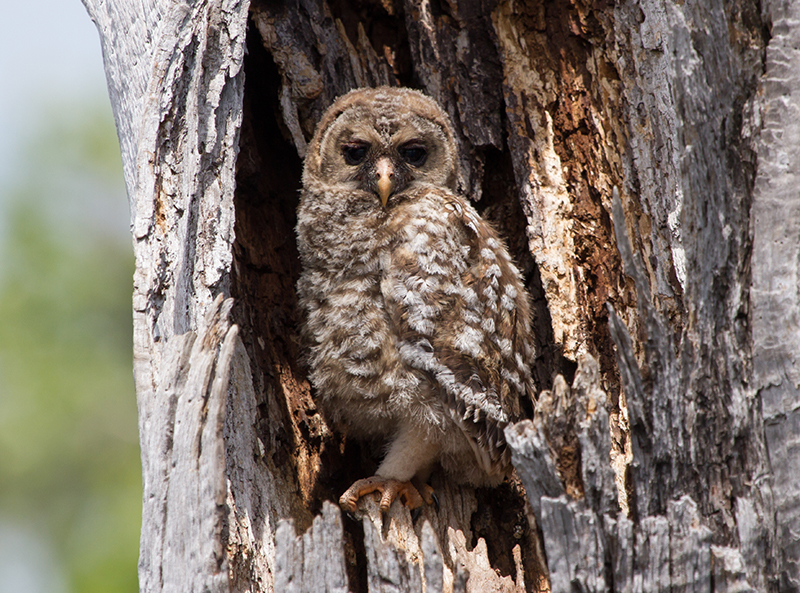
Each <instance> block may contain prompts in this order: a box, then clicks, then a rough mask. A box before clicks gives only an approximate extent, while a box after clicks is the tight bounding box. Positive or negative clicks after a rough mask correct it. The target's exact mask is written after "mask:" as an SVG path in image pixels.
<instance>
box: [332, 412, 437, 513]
mask: <svg viewBox="0 0 800 593" xmlns="http://www.w3.org/2000/svg"><path fill="white" fill-rule="evenodd" d="M438 454H439V446H438V445H437V444H436V443H433V442H431V441H430V439H429V437H428V436H427V435H426V434H425V432H424V431H421V430H419V429H417V428H416V427H414V426H411V425H403V426H401V428H400V430H399V431H398V433H397V435H396V437H395V438H394V440H393V441H392V443H391V445H390V446H389V451H388V452H387V453H386V457H385V458H384V460H383V463H381V465H380V467H379V468H378V471H377V472H376V475H374V476H372V477H371V478H366V479H364V480H358V481H357V482H355V483H354V484H353V485H352V486H350V488H348V489H347V491H346V492H345V493H344V494H342V496H341V498H339V505H340V506H341V507H342V508H343V509H345V510H348V511H350V512H351V513H354V512H355V511H356V509H357V503H358V499H359V498H361V497H362V496H364V495H366V494H369V493H371V492H375V491H376V490H377V491H379V492H380V493H381V502H380V508H381V512H384V513H385V512H387V511H388V510H389V507H390V506H392V502H394V500H395V499H397V498H401V499H402V500H403V501H404V502H405V505H406V506H407V507H408V508H409V509H411V510H413V509H416V508H418V507H421V506H422V505H423V504H431V502H432V501H433V496H432V494H433V489H432V488H431V487H430V486H428V485H427V484H424V479H422V480H421V482H422V483H423V486H422V487H421V488H420V490H422V493H420V490H418V489H417V487H416V486H415V485H414V484H413V483H412V482H411V480H412V478H414V477H417V478H418V479H417V482H418V483H419V482H420V480H419V478H420V477H422V476H427V475H428V474H429V473H430V468H431V466H432V465H433V463H434V462H435V460H436V457H437V456H438Z"/></svg>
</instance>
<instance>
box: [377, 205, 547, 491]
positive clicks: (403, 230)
mask: <svg viewBox="0 0 800 593" xmlns="http://www.w3.org/2000/svg"><path fill="white" fill-rule="evenodd" d="M406 210H407V211H406V212H405V213H404V215H403V216H398V217H397V219H396V220H395V221H394V222H395V223H396V224H395V225H394V229H392V232H393V233H394V236H395V238H396V241H395V242H394V244H393V248H392V249H391V252H390V254H389V255H388V257H389V258H390V259H391V261H390V262H389V265H388V266H387V267H386V268H385V275H384V280H383V282H382V287H381V289H382V293H383V295H384V299H385V301H386V305H387V311H388V312H389V315H390V317H391V320H392V324H393V326H394V329H395V331H396V334H397V336H398V338H399V352H400V356H401V357H402V358H403V359H404V361H405V362H406V363H407V364H409V365H410V366H411V367H413V368H414V369H416V370H418V371H421V372H423V373H425V374H427V375H428V376H429V377H430V378H431V380H432V383H433V384H434V385H435V386H436V391H437V392H438V394H439V396H440V397H441V398H442V400H443V401H444V403H445V407H446V409H447V410H448V411H449V412H450V415H451V417H452V418H453V420H454V421H455V423H456V424H457V425H458V426H459V427H460V428H461V430H462V431H463V432H464V434H465V435H466V436H467V437H468V440H469V442H470V444H471V445H472V448H473V451H474V452H475V455H476V458H477V460H478V462H479V464H480V466H481V468H482V469H483V470H484V471H485V472H486V473H487V474H489V475H498V474H503V473H505V472H506V471H507V470H508V466H509V464H510V455H509V452H508V450H507V447H506V442H505V437H504V434H503V428H505V426H506V425H507V424H508V423H509V422H513V421H516V420H518V419H519V418H520V416H521V406H520V400H521V399H522V398H531V397H533V388H532V382H531V373H530V367H529V361H531V360H532V359H533V353H534V350H533V341H532V339H531V334H530V304H529V302H528V297H527V293H526V291H525V289H524V285H523V283H522V279H521V277H520V274H519V272H518V270H517V269H516V267H515V266H514V265H513V263H512V262H511V258H510V257H509V255H508V253H507V251H506V249H505V247H504V246H503V244H502V242H501V241H500V239H499V238H498V236H497V234H496V233H495V231H494V230H493V229H492V228H491V227H490V226H489V225H488V224H487V223H486V222H484V221H483V220H482V219H481V218H480V217H479V216H478V215H477V213H476V212H475V210H474V209H473V208H472V207H471V206H470V205H469V204H467V203H466V202H465V201H463V200H462V199H461V198H459V197H458V196H455V195H453V194H449V193H447V192H445V191H442V190H428V192H427V194H426V195H424V196H422V197H420V198H419V199H417V200H414V201H413V207H409V208H407V209H406Z"/></svg>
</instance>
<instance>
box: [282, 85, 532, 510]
mask: <svg viewBox="0 0 800 593" xmlns="http://www.w3.org/2000/svg"><path fill="white" fill-rule="evenodd" d="M458 162H459V158H458V148H457V145H456V142H455V140H454V136H453V129H452V126H451V123H450V120H449V118H448V116H447V115H446V114H445V113H444V111H443V110H442V109H441V108H440V107H439V106H438V105H437V104H436V102H434V101H433V100H432V99H430V98H428V97H426V96H425V95H423V94H422V93H419V92H417V91H413V90H410V89H403V88H389V87H382V88H375V89H360V90H355V91H352V92H350V93H348V94H346V95H343V96H342V97H340V98H339V99H337V100H336V101H335V102H334V103H333V105H332V106H331V107H330V108H329V109H328V110H327V112H326V113H325V114H324V115H323V117H322V119H321V120H320V122H319V124H318V125H317V128H316V130H315V133H314V136H313V138H312V140H311V142H310V144H309V147H308V154H307V156H306V159H305V166H304V170H303V189H302V193H301V197H300V204H299V206H298V216H297V229H296V230H297V240H298V247H299V254H300V260H301V263H302V272H301V275H300V278H299V280H298V285H297V289H298V297H299V303H300V306H301V308H302V309H303V312H304V316H305V317H304V325H303V330H302V334H303V336H304V339H305V341H306V342H307V346H308V354H307V362H308V366H309V369H310V380H311V383H312V385H313V386H314V388H315V391H316V394H317V396H316V397H317V399H318V402H319V405H320V408H321V410H322V413H323V415H324V416H325V417H326V419H327V420H328V421H329V422H332V423H333V425H334V426H336V427H338V428H339V429H341V430H342V431H343V432H345V434H347V435H348V437H353V438H356V439H364V440H369V441H370V442H384V443H386V445H385V450H384V451H382V454H383V458H382V462H381V463H380V465H379V467H378V469H377V472H376V475H375V476H372V477H369V478H365V479H361V480H358V481H357V482H356V483H355V484H353V485H352V486H351V487H350V488H349V489H348V490H347V491H346V492H345V493H344V494H343V495H342V497H341V499H340V501H339V503H340V505H341V506H342V508H344V509H346V510H349V511H352V512H355V510H356V508H357V502H358V500H359V498H360V497H362V496H364V495H366V494H368V493H370V492H374V491H378V492H379V493H380V494H381V500H380V508H381V510H382V511H383V512H386V511H388V509H389V507H390V505H391V504H392V502H393V501H394V500H395V499H399V500H400V501H402V502H404V503H405V504H406V506H407V507H409V508H411V509H416V508H418V507H421V506H422V505H423V504H424V503H428V504H430V502H431V500H432V490H431V488H430V486H428V485H427V480H428V478H429V475H430V473H431V472H432V471H433V470H437V469H440V470H441V471H443V472H444V475H445V476H446V477H447V478H449V479H452V480H454V481H456V482H460V483H469V484H473V485H475V486H488V485H497V484H499V483H500V482H501V481H502V480H503V478H504V477H505V476H506V474H507V473H508V472H509V471H510V469H511V466H510V453H509V451H508V449H507V446H506V442H505V437H504V435H503V428H504V427H505V426H506V425H507V424H508V423H509V422H514V421H516V420H518V419H520V417H521V411H522V409H523V407H522V406H521V404H522V400H523V399H525V398H532V397H533V389H532V381H531V371H530V367H529V364H530V361H531V360H532V359H533V355H534V349H533V341H532V337H531V329H530V323H531V312H530V304H529V298H528V295H527V293H526V291H525V287H524V285H523V282H522V279H521V276H520V273H519V271H518V270H517V268H516V267H515V266H514V264H513V263H512V261H511V258H510V257H509V254H508V252H507V250H506V248H505V247H504V245H503V242H502V241H501V240H500V238H499V237H498V235H497V233H496V232H495V231H494V230H493V229H492V227H491V226H490V225H489V224H487V223H486V222H485V221H484V220H482V219H481V217H480V216H479V215H478V213H477V212H476V211H475V209H474V208H472V206H471V205H470V204H469V202H468V201H467V199H465V198H464V197H463V196H461V195H459V192H458V190H457V180H458V177H459V171H458V164H457V163H458Z"/></svg>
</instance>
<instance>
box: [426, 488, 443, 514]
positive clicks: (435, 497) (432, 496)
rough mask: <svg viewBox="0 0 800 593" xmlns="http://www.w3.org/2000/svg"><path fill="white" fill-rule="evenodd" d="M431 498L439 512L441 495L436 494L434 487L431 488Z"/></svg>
mask: <svg viewBox="0 0 800 593" xmlns="http://www.w3.org/2000/svg"><path fill="white" fill-rule="evenodd" d="M431 500H433V504H434V506H435V507H436V512H437V513H438V512H439V509H440V508H441V505H440V504H439V497H438V496H436V493H435V492H434V491H433V488H431ZM428 504H430V503H428Z"/></svg>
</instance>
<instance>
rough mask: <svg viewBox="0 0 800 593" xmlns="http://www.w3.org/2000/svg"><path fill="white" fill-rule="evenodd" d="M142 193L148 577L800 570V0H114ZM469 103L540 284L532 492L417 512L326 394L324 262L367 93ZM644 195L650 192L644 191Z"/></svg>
mask: <svg viewBox="0 0 800 593" xmlns="http://www.w3.org/2000/svg"><path fill="white" fill-rule="evenodd" d="M84 3H85V5H86V6H87V9H88V11H89V13H90V15H91V17H92V19H93V20H94V21H95V23H96V24H97V26H98V30H99V32H100V37H101V41H102V47H103V54H104V59H105V64H106V73H107V79H108V86H109V94H110V97H111V101H112V106H113V109H114V115H115V119H116V122H117V129H118V133H119V137H120V145H121V149H122V157H123V167H124V173H125V180H126V183H127V187H128V194H129V201H130V204H131V225H132V226H131V228H132V233H133V239H134V250H135V255H136V262H137V265H136V274H135V278H134V296H133V309H134V316H133V323H134V340H135V343H134V374H135V379H136V386H137V399H138V405H139V416H140V439H141V447H142V465H143V478H144V501H143V502H144V506H143V528H142V540H141V557H140V565H139V576H140V587H141V590H142V591H146V592H148V593H149V592H156V591H165V590H182V591H184V590H192V591H194V590H197V591H201V590H209V591H217V590H219V591H250V592H256V591H297V592H303V591H309V592H310V591H320V590H327V591H353V592H354V593H357V592H365V591H467V592H478V591H481V592H483V591H509V592H510V591H514V592H517V591H543V590H551V591H553V592H556V591H574V590H586V591H646V590H662V589H667V588H669V589H670V590H680V591H695V590H697V591H700V590H703V591H711V590H712V589H713V590H714V591H800V560H799V559H800V547H798V546H800V544H798V538H797V533H798V532H800V503H798V501H799V500H800V480H798V479H797V477H798V476H800V465H799V464H800V461H799V460H800V452H799V450H800V437H798V435H800V428H799V427H800V411H799V410H800V371H798V368H800V367H798V365H797V360H796V359H797V355H796V352H797V351H798V350H800V348H799V347H798V346H800V344H798V343H797V342H798V340H800V337H799V336H800V328H798V319H799V318H800V315H798V308H800V298H799V297H798V294H800V289H798V274H797V271H796V269H797V265H796V262H797V261H798V250H799V249H800V247H798V246H800V232H798V229H800V209H799V208H798V204H800V194H799V193H798V191H800V190H798V187H800V185H799V184H798V183H797V181H796V179H795V178H796V175H797V174H796V171H798V170H800V162H797V161H798V159H800V156H798V155H800V124H798V121H800V120H798V118H797V117H796V114H797V112H798V106H800V99H799V98H798V97H800V75H798V74H797V73H798V72H800V51H798V50H797V47H798V45H800V40H798V31H797V27H795V26H793V23H796V22H797V21H798V20H800V8H799V7H798V6H797V3H792V2H787V1H786V0H766V1H765V2H764V3H763V5H760V6H759V5H756V4H755V3H750V2H747V1H746V0H711V1H706V2H699V1H695V0H691V1H687V2H683V3H678V4H674V3H668V2H664V1H663V0H639V1H637V2H622V3H617V4H614V5H608V4H603V3H594V4H589V3H585V2H583V1H582V0H564V1H559V2H550V3H530V2H511V1H507V0H496V1H495V0H493V1H490V2H483V1H479V0H446V1H438V0H431V1H421V0H382V1H381V2H376V1H371V0H353V1H346V0H302V1H300V0H297V1H290V0H285V1H282V2H266V1H264V0H250V1H249V2H248V1H247V0H208V1H205V2H194V3H185V2H178V1H176V0H141V1H140V2H138V3H137V5H136V6H135V7H133V6H130V3H125V2H121V1H120V0H105V1H100V0H84ZM379 84H389V85H406V86H413V87H416V88H420V89H422V90H423V91H424V92H426V93H427V94H429V95H431V96H432V97H434V98H435V99H436V100H437V101H439V102H440V103H441V104H442V106H443V107H444V109H445V110H446V111H447V112H448V113H449V114H450V116H451V118H452V119H453V122H454V126H455V131H456V136H457V140H458V142H459V144H460V147H461V154H462V163H461V164H462V169H463V175H462V179H461V180H460V185H461V188H462V189H463V191H465V192H468V193H469V195H470V196H472V198H473V199H474V201H475V202H476V207H477V208H478V209H479V210H480V211H481V212H482V214H483V215H484V216H485V217H486V218H487V219H489V220H491V221H492V222H493V224H494V225H495V226H496V227H497V228H498V230H499V231H500V233H501V234H502V235H503V236H504V237H505V238H506V240H507V243H508V245H509V248H510V251H511V252H512V254H513V255H514V257H515V258H516V260H517V261H518V262H519V264H520V268H521V270H522V271H523V274H524V276H525V279H526V283H527V285H528V288H529V290H530V293H531V295H532V298H533V305H534V311H535V314H536V320H535V323H536V333H537V342H538V344H537V346H538V356H537V359H536V360H534V361H531V364H532V367H533V368H534V371H535V376H536V380H537V382H538V386H539V388H540V390H541V391H542V393H541V396H540V398H539V402H538V404H537V406H536V410H535V411H534V414H533V417H532V418H531V419H530V420H526V421H523V422H521V423H519V424H517V425H514V426H510V427H508V428H507V431H506V436H507V439H508V442H509V444H510V445H511V447H512V451H513V454H512V455H513V462H514V465H515V468H516V470H517V475H516V477H514V478H513V479H511V480H509V481H508V482H507V483H506V484H504V485H503V486H501V487H500V488H498V489H477V490H476V489H473V488H469V487H463V486H454V485H452V484H448V483H445V482H444V481H443V480H442V478H441V477H440V476H434V483H433V486H434V488H435V489H436V490H437V492H438V493H439V496H440V502H441V508H440V509H438V510H436V509H433V508H429V509H425V511H424V513H423V515H422V517H420V519H419V520H418V521H417V522H416V523H414V522H413V521H412V520H411V517H410V516H409V514H408V512H407V511H406V510H405V509H404V508H400V507H399V506H396V507H393V508H392V509H391V511H390V513H389V515H388V517H387V519H386V521H385V522H384V521H382V519H381V517H380V514H379V512H378V510H377V506H376V505H375V504H374V501H371V500H368V501H365V502H366V503H365V505H364V508H363V511H364V514H363V516H361V517H359V518H357V520H355V521H354V520H351V519H350V518H348V517H343V516H341V514H340V512H339V510H338V508H337V507H336V506H334V505H333V504H331V503H330V502H329V501H335V500H337V499H338V496H339V494H341V492H342V491H343V490H344V489H345V488H346V487H347V486H348V485H349V484H350V483H351V482H352V481H353V480H354V479H355V478H358V477H363V476H364V475H368V474H370V473H371V472H372V471H373V470H374V469H375V466H376V463H377V459H376V458H375V452H374V451H375V448H374V447H370V446H368V445H362V444H358V443H353V442H350V441H348V440H347V439H346V438H345V437H344V436H343V435H339V434H336V433H334V432H332V431H331V430H330V428H329V427H328V426H327V425H326V424H325V422H324V420H323V419H322V417H321V416H320V415H319V413H318V411H317V409H316V405H315V403H314V394H313V392H312V389H311V387H310V385H309V383H308V381H307V378H306V375H305V369H304V368H303V366H302V362H301V359H302V352H301V350H300V347H299V344H298V341H297V325H298V322H299V318H298V311H297V308H296V298H295V295H294V284H295V281H296V279H297V276H298V272H299V267H298V266H299V263H298V260H297V253H296V245H295V239H294V231H293V229H294V224H295V209H296V205H297V191H298V189H299V179H300V172H301V167H302V158H303V156H304V155H305V150H306V143H307V141H308V140H309V138H310V137H311V134H312V132H313V129H314V126H315V125H316V122H317V120H318V119H319V117H320V115H321V114H322V112H323V111H324V110H325V108H326V107H327V106H328V105H329V104H330V103H331V102H332V101H333V99H334V98H335V97H336V96H338V95H340V94H342V93H344V92H346V91H348V90H350V89H351V88H355V87H359V86H375V85H379ZM614 188H616V189H614Z"/></svg>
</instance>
